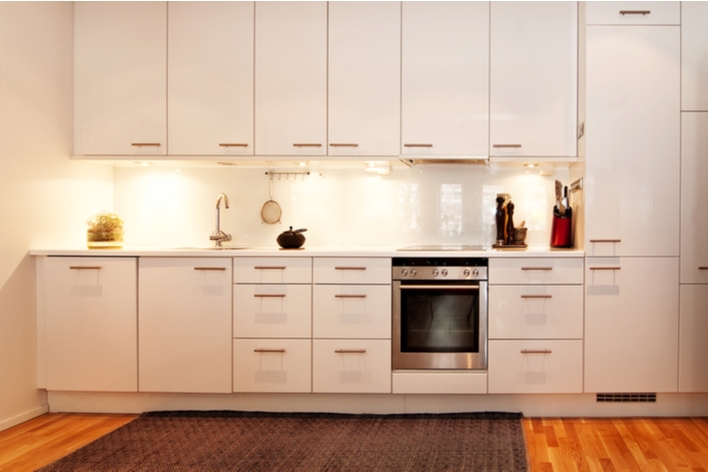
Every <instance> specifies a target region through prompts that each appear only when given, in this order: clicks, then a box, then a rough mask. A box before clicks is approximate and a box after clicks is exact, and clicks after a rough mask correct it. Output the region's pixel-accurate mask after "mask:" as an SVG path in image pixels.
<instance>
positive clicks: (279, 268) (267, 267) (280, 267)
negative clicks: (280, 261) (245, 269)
mask: <svg viewBox="0 0 708 472" xmlns="http://www.w3.org/2000/svg"><path fill="white" fill-rule="evenodd" d="M254 269H256V270H285V266H255V267H254Z"/></svg>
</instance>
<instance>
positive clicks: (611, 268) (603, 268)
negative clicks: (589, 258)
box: [588, 267, 621, 270]
mask: <svg viewBox="0 0 708 472" xmlns="http://www.w3.org/2000/svg"><path fill="white" fill-rule="evenodd" d="M588 269H590V270H620V269H621V267H588Z"/></svg>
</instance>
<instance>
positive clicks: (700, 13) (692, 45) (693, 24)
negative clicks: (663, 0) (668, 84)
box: [681, 2, 708, 111]
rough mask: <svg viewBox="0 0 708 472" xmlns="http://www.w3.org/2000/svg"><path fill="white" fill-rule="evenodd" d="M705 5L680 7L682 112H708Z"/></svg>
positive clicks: (707, 20) (707, 7)
mask: <svg viewBox="0 0 708 472" xmlns="http://www.w3.org/2000/svg"><path fill="white" fill-rule="evenodd" d="M706 25H708V2H682V3H681V67H682V69H681V93H682V97H681V109H682V110H687V111H696V110H702V111H708V28H706Z"/></svg>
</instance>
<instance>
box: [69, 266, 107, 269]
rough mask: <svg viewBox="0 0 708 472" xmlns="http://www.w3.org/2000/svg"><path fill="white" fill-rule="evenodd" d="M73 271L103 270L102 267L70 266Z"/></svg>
mask: <svg viewBox="0 0 708 472" xmlns="http://www.w3.org/2000/svg"><path fill="white" fill-rule="evenodd" d="M69 269H71V270H101V266H69Z"/></svg>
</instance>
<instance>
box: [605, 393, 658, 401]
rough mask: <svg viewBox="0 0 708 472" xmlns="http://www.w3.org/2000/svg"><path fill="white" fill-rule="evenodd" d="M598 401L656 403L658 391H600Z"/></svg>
mask: <svg viewBox="0 0 708 472" xmlns="http://www.w3.org/2000/svg"><path fill="white" fill-rule="evenodd" d="M597 401H598V402H645V403H656V393H598V394H597Z"/></svg>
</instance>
